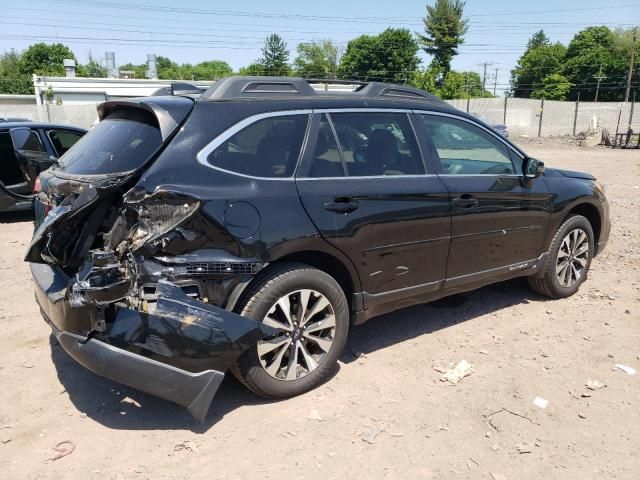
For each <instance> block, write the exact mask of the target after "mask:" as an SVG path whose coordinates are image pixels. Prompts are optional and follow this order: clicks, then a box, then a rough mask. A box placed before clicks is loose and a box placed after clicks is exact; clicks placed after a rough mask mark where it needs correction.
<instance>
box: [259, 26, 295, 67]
mask: <svg viewBox="0 0 640 480" xmlns="http://www.w3.org/2000/svg"><path fill="white" fill-rule="evenodd" d="M288 62H289V50H287V44H286V43H285V42H284V40H283V39H282V37H280V35H278V34H277V33H272V34H271V35H269V36H268V37H267V38H266V40H265V42H264V47H262V58H260V60H259V62H258V63H260V64H261V65H262V70H263V75H272V76H280V75H289V73H290V71H291V68H290V67H289V63H288Z"/></svg>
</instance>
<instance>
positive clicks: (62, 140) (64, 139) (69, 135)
mask: <svg viewBox="0 0 640 480" xmlns="http://www.w3.org/2000/svg"><path fill="white" fill-rule="evenodd" d="M48 133H49V139H50V140H51V143H52V144H53V147H54V148H55V149H56V153H57V154H58V156H59V157H61V156H62V155H64V154H65V153H67V150H69V149H70V148H71V147H73V146H74V145H75V143H76V142H77V141H78V140H80V139H81V138H82V135H83V134H82V133H80V132H72V131H70V130H49V132H48Z"/></svg>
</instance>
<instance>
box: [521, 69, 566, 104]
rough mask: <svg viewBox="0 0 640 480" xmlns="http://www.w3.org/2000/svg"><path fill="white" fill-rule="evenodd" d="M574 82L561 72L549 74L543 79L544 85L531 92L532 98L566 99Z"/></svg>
mask: <svg viewBox="0 0 640 480" xmlns="http://www.w3.org/2000/svg"><path fill="white" fill-rule="evenodd" d="M572 86H573V84H572V83H571V82H570V81H569V80H568V79H567V77H565V76H564V75H560V74H559V73H552V74H551V75H547V76H546V77H544V79H543V80H542V85H541V86H539V87H538V88H536V89H535V90H534V91H533V92H531V98H541V99H544V100H565V99H566V98H567V94H568V93H569V90H571V87H572Z"/></svg>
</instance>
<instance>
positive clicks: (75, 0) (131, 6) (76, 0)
mask: <svg viewBox="0 0 640 480" xmlns="http://www.w3.org/2000/svg"><path fill="white" fill-rule="evenodd" d="M31 1H36V2H46V3H49V2H48V0H31ZM56 3H63V4H70V5H82V6H98V7H112V8H123V9H128V10H141V11H156V12H165V13H181V14H195V15H213V16H234V17H250V18H256V17H258V18H276V19H282V18H288V19H297V20H300V19H305V20H312V21H317V20H320V21H332V22H334V21H340V22H352V23H385V24H388V23H389V22H390V21H401V20H408V19H414V18H415V17H388V16H385V17H373V16H372V17H363V16H359V17H357V18H354V17H345V16H336V15H304V14H293V13H284V12H278V13H274V12H253V11H239V10H214V9H204V8H183V7H169V6H160V5H147V4H136V3H121V2H108V1H99V0H58V1H57V2H56ZM632 6H634V5H633V4H624V5H608V6H606V7H584V8H571V9H555V10H538V11H528V12H496V13H481V14H472V15H467V17H468V18H474V17H487V16H490V17H495V16H510V15H533V14H542V13H562V12H571V13H575V12H578V11H594V10H612V9H616V8H626V7H632ZM418 25H419V24H418Z"/></svg>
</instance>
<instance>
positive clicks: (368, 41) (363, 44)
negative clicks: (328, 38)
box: [338, 28, 420, 83]
mask: <svg viewBox="0 0 640 480" xmlns="http://www.w3.org/2000/svg"><path fill="white" fill-rule="evenodd" d="M417 53H418V43H417V42H416V40H415V39H414V38H413V36H412V35H411V32H409V30H406V29H403V28H387V29H386V30H385V31H384V32H382V33H381V34H379V35H360V36H359V37H356V38H354V39H353V40H351V41H350V42H349V43H348V44H347V49H346V51H345V53H344V55H343V57H342V61H341V63H340V67H339V68H338V72H339V76H340V77H342V78H349V79H356V80H368V81H383V82H395V83H407V82H409V81H410V80H411V79H412V78H413V76H414V73H415V70H416V69H417V68H418V65H419V64H420V59H419V58H418V56H417Z"/></svg>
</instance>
